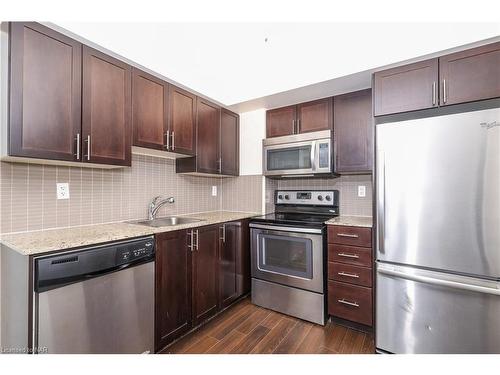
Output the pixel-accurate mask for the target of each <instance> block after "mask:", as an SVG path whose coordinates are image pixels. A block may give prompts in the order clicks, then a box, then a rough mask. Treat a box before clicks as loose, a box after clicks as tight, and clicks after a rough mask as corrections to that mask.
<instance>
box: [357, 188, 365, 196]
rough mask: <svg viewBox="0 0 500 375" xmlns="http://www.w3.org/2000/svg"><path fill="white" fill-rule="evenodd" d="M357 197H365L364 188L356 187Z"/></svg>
mask: <svg viewBox="0 0 500 375" xmlns="http://www.w3.org/2000/svg"><path fill="white" fill-rule="evenodd" d="M358 197H360V198H364V197H366V186H364V185H358Z"/></svg>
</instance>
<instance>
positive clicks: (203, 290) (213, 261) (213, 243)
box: [193, 225, 219, 326]
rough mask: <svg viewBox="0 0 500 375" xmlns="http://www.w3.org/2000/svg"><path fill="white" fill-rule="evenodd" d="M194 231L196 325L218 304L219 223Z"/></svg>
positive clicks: (194, 314)
mask: <svg viewBox="0 0 500 375" xmlns="http://www.w3.org/2000/svg"><path fill="white" fill-rule="evenodd" d="M194 232H195V234H194V236H195V243H196V249H195V251H194V252H193V324H194V325H195V326H196V325H198V324H200V323H201V322H203V321H204V320H206V319H208V318H210V317H211V316H212V315H214V314H215V313H216V312H217V309H218V306H219V282H218V279H219V254H218V252H219V246H218V245H219V225H210V226H206V227H201V228H198V229H195V230H194Z"/></svg>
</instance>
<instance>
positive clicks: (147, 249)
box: [116, 240, 154, 263]
mask: <svg viewBox="0 0 500 375" xmlns="http://www.w3.org/2000/svg"><path fill="white" fill-rule="evenodd" d="M152 254H154V240H148V241H142V242H139V243H135V244H130V245H125V246H121V247H118V248H117V249H116V257H117V260H118V261H119V262H123V263H128V262H133V261H134V260H137V259H140V258H146V257H149V256H151V255H152Z"/></svg>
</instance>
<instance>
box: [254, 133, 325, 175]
mask: <svg viewBox="0 0 500 375" xmlns="http://www.w3.org/2000/svg"><path fill="white" fill-rule="evenodd" d="M262 152H263V155H262V163H263V166H262V169H263V173H264V176H270V177H311V176H317V175H326V174H333V173H334V165H333V161H334V157H333V149H332V138H331V131H330V130H323V131H319V132H311V133H304V134H296V135H288V136H283V137H275V138H268V139H264V140H263V147H262Z"/></svg>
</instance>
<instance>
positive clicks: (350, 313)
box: [328, 281, 372, 326]
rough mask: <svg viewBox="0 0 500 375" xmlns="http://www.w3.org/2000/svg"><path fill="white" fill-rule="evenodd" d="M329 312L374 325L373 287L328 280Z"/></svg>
mask: <svg viewBox="0 0 500 375" xmlns="http://www.w3.org/2000/svg"><path fill="white" fill-rule="evenodd" d="M328 313H329V314H330V315H334V316H337V317H339V318H343V319H347V320H351V321H353V322H357V323H361V324H365V325H368V326H371V325H372V289H371V288H366V287H363V286H357V285H349V284H345V283H341V282H337V281H329V282H328Z"/></svg>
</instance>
